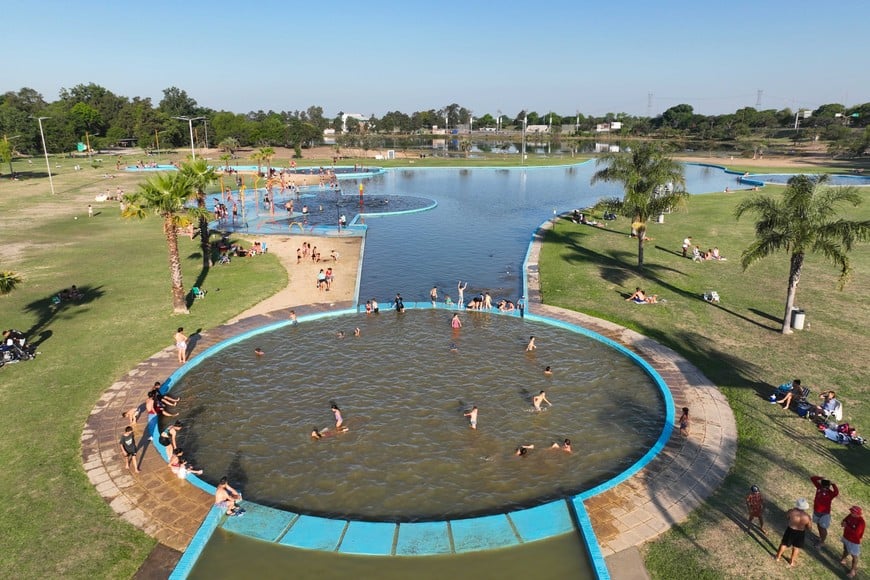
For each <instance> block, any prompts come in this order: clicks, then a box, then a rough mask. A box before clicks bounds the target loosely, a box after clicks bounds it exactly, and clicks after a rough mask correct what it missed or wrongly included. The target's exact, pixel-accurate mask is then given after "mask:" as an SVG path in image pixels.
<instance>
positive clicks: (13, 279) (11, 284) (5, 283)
mask: <svg viewBox="0 0 870 580" xmlns="http://www.w3.org/2000/svg"><path fill="white" fill-rule="evenodd" d="M19 284H21V276H19V275H18V274H16V273H15V272H10V271H8V270H6V271H0V294H9V293H10V292H12V291H13V290H15V287H16V286H18V285H19Z"/></svg>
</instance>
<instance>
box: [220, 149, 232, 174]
mask: <svg viewBox="0 0 870 580" xmlns="http://www.w3.org/2000/svg"><path fill="white" fill-rule="evenodd" d="M232 158H233V156H232V155H230V154H229V153H224V154H223V155H221V156H220V157H219V159H220V160H221V163H223V167H224V172H226V171H227V169H229V167H230V161H231V160H232Z"/></svg>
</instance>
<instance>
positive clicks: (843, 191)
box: [734, 175, 870, 334]
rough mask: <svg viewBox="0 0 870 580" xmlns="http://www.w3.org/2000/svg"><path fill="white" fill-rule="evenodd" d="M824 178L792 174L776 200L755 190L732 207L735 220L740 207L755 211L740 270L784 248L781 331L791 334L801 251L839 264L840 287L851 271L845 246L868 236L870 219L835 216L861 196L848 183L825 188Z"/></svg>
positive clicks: (857, 201)
mask: <svg viewBox="0 0 870 580" xmlns="http://www.w3.org/2000/svg"><path fill="white" fill-rule="evenodd" d="M827 181H828V176H826V175H824V176H820V177H810V176H807V175H795V176H794V177H792V178H791V179H789V180H788V186H787V187H786V188H785V191H784V192H783V195H782V198H781V199H773V198H771V197H769V196H765V195H756V196H754V197H751V198H749V199H746V200H744V201H742V202H741V203H740V204H739V205H738V206H737V207H736V208H735V209H734V215H735V216H736V217H737V219H740V217H741V216H742V215H743V214H744V213H746V212H752V213H755V214H757V215H758V221H756V222H755V241H754V242H752V244H750V246H749V247H748V248H746V249H745V250H743V254H742V255H741V262H740V263H741V265H742V266H743V269H744V270H746V269H747V268H748V267H749V266H751V265H752V264H754V263H755V262H756V261H758V260H760V259H762V258H766V257H768V256H770V255H772V254H774V253H775V252H778V251H780V250H784V251H786V252H789V253H790V260H791V265H790V267H789V272H788V292H787V294H786V299H785V316H783V321H782V333H783V334H791V333H792V330H791V313H792V309H793V308H794V298H795V294H796V293H797V285H798V282H800V279H801V272H802V271H803V267H804V258H805V257H806V253H807V252H812V253H818V254H821V255H823V256H824V257H825V258H827V259H828V260H830V261H831V262H833V263H834V264H836V265H837V266H839V267H840V278H839V283H838V287H839V288H840V289H841V290H842V288H843V286H844V285H845V283H846V281H847V280H848V277H849V274H850V272H851V265H850V263H849V256H848V253H849V251H851V250H852V246H853V245H854V244H855V243H856V242H858V241H866V240H867V239H870V221H868V220H865V221H854V220H847V219H843V218H842V217H841V216H840V215H838V210H839V208H840V206H842V205H851V206H852V207H855V206H858V205H859V204H860V203H861V201H862V200H861V196H860V195H859V194H858V193H857V192H856V191H855V190H854V189H852V188H848V187H830V186H828V185H827Z"/></svg>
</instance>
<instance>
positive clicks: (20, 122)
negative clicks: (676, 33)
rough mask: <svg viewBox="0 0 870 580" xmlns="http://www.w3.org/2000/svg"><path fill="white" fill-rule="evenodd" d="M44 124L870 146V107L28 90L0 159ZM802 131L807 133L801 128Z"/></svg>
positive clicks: (308, 138)
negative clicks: (286, 102) (356, 103)
mask: <svg viewBox="0 0 870 580" xmlns="http://www.w3.org/2000/svg"><path fill="white" fill-rule="evenodd" d="M38 117H47V119H45V120H44V122H43V130H44V133H45V141H46V147H47V149H48V150H49V152H53V153H58V152H68V151H74V150H76V148H77V146H79V144H80V143H83V144H86V146H87V145H90V147H91V148H92V149H95V150H97V149H100V148H105V147H112V146H116V145H118V144H119V143H121V142H122V141H123V140H127V143H128V144H131V145H132V144H134V143H135V144H136V145H137V146H139V147H143V148H145V149H169V148H176V147H184V146H189V145H190V132H189V129H190V126H189V125H188V121H187V120H186V119H179V118H178V117H185V118H188V119H191V118H196V117H202V119H197V120H196V121H194V122H193V123H192V127H193V130H194V140H195V142H196V146H197V147H204V146H211V147H215V146H217V147H221V148H222V149H224V150H225V151H228V152H230V153H232V152H234V150H235V149H238V148H240V147H269V146H272V147H276V146H277V147H292V148H296V149H297V152H298V151H299V149H300V148H302V147H308V146H312V145H317V144H320V143H322V140H323V133H324V130H326V129H329V128H332V129H335V130H336V132H337V133H339V134H340V133H342V131H343V130H344V131H346V133H347V134H349V135H350V136H355V137H356V138H357V139H360V138H362V137H366V136H372V135H393V134H405V135H408V134H415V133H430V132H431V130H432V127H433V126H438V127H446V128H447V129H456V128H462V130H463V131H465V130H468V129H469V128H471V129H475V130H483V129H489V130H493V129H496V128H498V129H501V130H504V131H517V130H520V129H521V128H522V127H523V126H524V124H525V125H547V126H548V127H550V135H551V136H552V138H565V137H583V136H584V135H586V136H588V135H591V134H592V133H593V131H594V130H595V128H596V126H597V125H598V124H601V123H612V122H619V123H621V127H620V128H619V129H618V130H615V131H611V134H614V135H618V136H623V137H650V138H663V139H691V140H701V141H734V142H737V143H741V144H742V145H744V146H745V147H749V148H752V147H756V148H761V147H763V145H764V140H765V139H773V138H777V137H783V136H787V137H789V138H793V139H794V140H795V141H798V140H805V139H819V138H821V139H824V140H825V141H827V142H828V143H829V150H830V152H831V153H832V154H834V155H862V154H864V153H865V152H866V150H867V149H868V147H870V126H868V120H870V103H864V104H862V105H857V106H854V107H846V106H844V105H840V104H836V103H833V104H825V105H822V106H820V107H818V108H817V109H815V110H812V111H804V110H799V111H793V110H791V109H788V108H786V109H781V110H774V109H766V110H756V109H754V108H752V107H744V108H742V109H739V110H737V111H735V112H734V113H729V114H724V115H701V114H698V113H695V111H694V109H693V107H692V106H691V105H688V104H680V105H676V106H673V107H670V108H669V109H667V110H666V111H664V112H663V113H662V114H661V115H658V116H656V117H642V116H634V115H629V114H627V113H607V114H606V115H604V116H592V115H584V114H582V113H580V112H579V111H578V112H576V113H574V114H559V113H557V112H555V111H548V112H546V113H539V112H536V111H526V110H522V111H519V112H517V113H515V114H513V115H510V114H503V113H502V112H501V111H497V112H495V113H493V112H486V113H482V114H477V115H475V114H474V112H473V111H472V110H470V109H468V108H466V107H462V106H460V105H459V104H456V103H452V104H450V105H447V106H444V107H442V108H440V109H428V110H423V111H416V112H413V113H405V112H402V111H389V112H387V113H385V114H384V115H383V116H381V117H376V116H375V115H374V114H372V115H369V116H368V117H367V118H365V120H360V119H357V118H353V117H348V118H345V117H344V112H343V111H340V112H338V113H337V114H336V115H335V116H334V117H327V116H325V115H324V110H323V107H320V106H310V107H308V108H307V109H305V110H294V111H280V112H275V111H271V110H270V111H262V110H260V111H250V112H248V113H234V112H230V111H215V110H214V109H210V108H208V107H202V106H200V105H199V104H198V103H197V102H196V100H195V99H193V98H192V97H190V96H189V95H188V94H187V92H186V91H184V90H182V89H179V88H178V87H169V88H167V89H164V90H163V98H162V99H161V100H160V102H159V103H158V104H157V106H154V104H153V103H152V101H151V99H150V98H141V97H133V98H132V99H131V98H128V97H124V96H120V95H116V94H115V93H113V92H112V91H110V90H109V89H106V88H104V87H101V86H99V85H97V84H94V83H89V84H79V85H76V86H74V87H72V88H70V89H66V88H63V89H61V91H60V94H59V98H58V99H57V100H55V101H53V102H48V101H46V100H45V98H44V97H43V96H42V95H41V94H40V93H39V92H37V91H35V90H34V89H31V88H27V87H24V88H22V89H20V90H18V91H8V92H6V93H4V94H3V95H0V160H6V158H7V157H10V156H12V155H15V154H22V155H35V154H39V153H41V152H42V143H41V141H40V134H39V128H38V125H37V122H36V118H38ZM795 126H797V127H798V129H799V130H796V129H795Z"/></svg>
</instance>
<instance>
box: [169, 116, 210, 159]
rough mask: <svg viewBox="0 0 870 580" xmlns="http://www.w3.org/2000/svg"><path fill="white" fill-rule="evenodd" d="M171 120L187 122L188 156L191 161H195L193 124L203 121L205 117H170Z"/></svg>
mask: <svg viewBox="0 0 870 580" xmlns="http://www.w3.org/2000/svg"><path fill="white" fill-rule="evenodd" d="M172 118H173V119H178V120H179V121H187V125H188V127H190V156H191V158H192V159H193V160H196V151H195V150H194V148H193V122H194V121H200V120H202V119H205V117H172Z"/></svg>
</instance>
